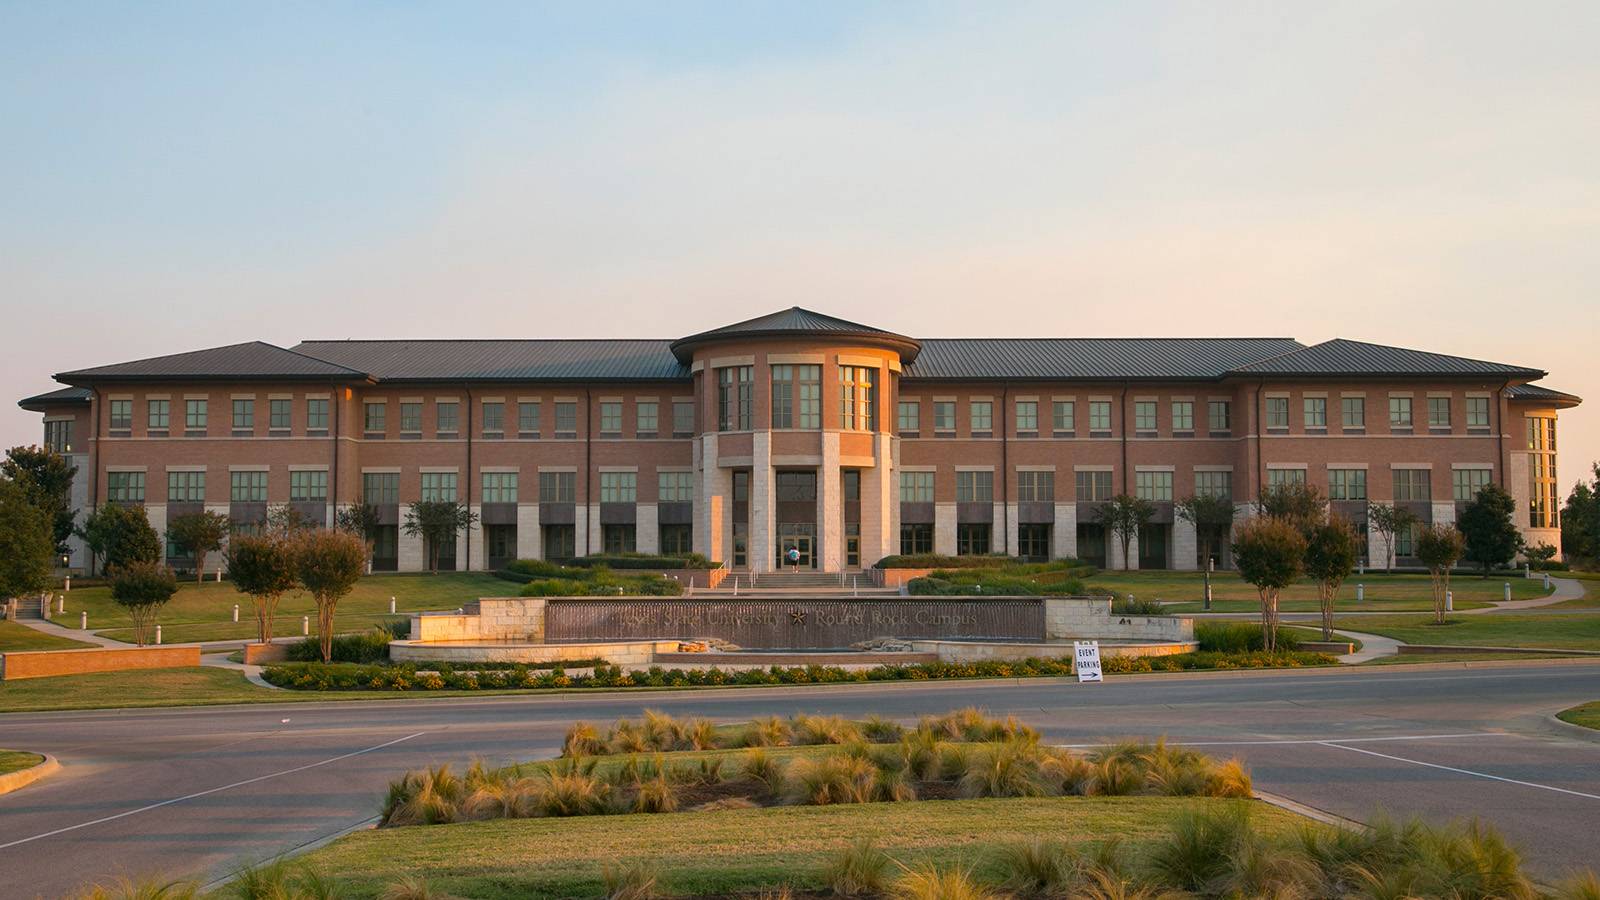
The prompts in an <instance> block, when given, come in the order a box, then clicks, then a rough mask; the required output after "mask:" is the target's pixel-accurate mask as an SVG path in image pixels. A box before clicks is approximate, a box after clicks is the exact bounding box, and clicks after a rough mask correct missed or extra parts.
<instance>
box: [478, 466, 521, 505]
mask: <svg viewBox="0 0 1600 900" xmlns="http://www.w3.org/2000/svg"><path fill="white" fill-rule="evenodd" d="M483 502H484V503H515V502H517V473H515V472H485V473H483Z"/></svg>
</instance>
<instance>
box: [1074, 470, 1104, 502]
mask: <svg viewBox="0 0 1600 900" xmlns="http://www.w3.org/2000/svg"><path fill="white" fill-rule="evenodd" d="M1077 474H1078V500H1079V502H1082V503H1097V502H1100V501H1102V500H1110V499H1111V473H1110V472H1082V471H1080V472H1078V473H1077Z"/></svg>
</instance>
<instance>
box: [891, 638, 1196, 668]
mask: <svg viewBox="0 0 1600 900" xmlns="http://www.w3.org/2000/svg"><path fill="white" fill-rule="evenodd" d="M911 649H912V650H914V651H916V652H918V653H932V654H934V655H935V656H937V657H938V659H939V661H940V662H947V663H969V662H985V661H988V660H1023V659H1030V658H1040V659H1059V658H1061V657H1066V656H1072V655H1073V647H1072V644H1071V643H1069V642H1063V643H1053V644H1010V643H998V642H996V643H983V642H978V641H912V642H911ZM1198 649H1200V645H1199V644H1196V643H1194V642H1193V641H1172V642H1170V643H1151V644H1117V643H1107V642H1105V641H1102V642H1101V643H1100V656H1101V658H1107V657H1112V656H1173V655H1176V654H1179V653H1193V652H1194V651H1196V650H1198Z"/></svg>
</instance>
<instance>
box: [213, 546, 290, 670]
mask: <svg viewBox="0 0 1600 900" xmlns="http://www.w3.org/2000/svg"><path fill="white" fill-rule="evenodd" d="M227 559H228V577H230V578H232V579H233V584H234V587H236V588H238V589H239V590H240V591H241V592H242V593H246V594H249V595H250V599H251V601H252V602H253V603H254V605H255V608H256V638H257V640H259V641H260V642H261V643H263V644H270V643H272V620H273V617H274V616H275V615H277V611H278V601H280V600H282V599H283V595H284V594H286V593H288V592H289V591H292V590H294V589H295V586H296V585H298V584H299V581H298V573H297V571H296V566H295V554H294V547H293V545H291V544H290V542H289V541H288V539H286V538H284V537H283V536H282V535H276V534H259V535H254V534H236V535H234V536H233V538H232V539H231V540H229V541H228V557H227Z"/></svg>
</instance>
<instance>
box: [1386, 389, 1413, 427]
mask: <svg viewBox="0 0 1600 900" xmlns="http://www.w3.org/2000/svg"><path fill="white" fill-rule="evenodd" d="M1389 427H1390V428H1410V427H1411V398H1410V397H1390V398H1389Z"/></svg>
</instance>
